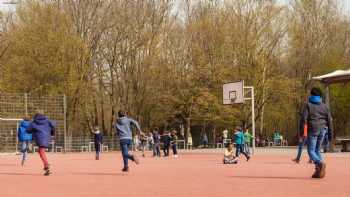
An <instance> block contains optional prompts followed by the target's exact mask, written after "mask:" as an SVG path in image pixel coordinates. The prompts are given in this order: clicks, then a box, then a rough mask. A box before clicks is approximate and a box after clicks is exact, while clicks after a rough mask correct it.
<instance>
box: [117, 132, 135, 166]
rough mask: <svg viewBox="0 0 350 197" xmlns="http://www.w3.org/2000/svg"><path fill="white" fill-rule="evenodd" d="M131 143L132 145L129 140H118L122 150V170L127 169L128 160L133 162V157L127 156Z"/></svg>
mask: <svg viewBox="0 0 350 197" xmlns="http://www.w3.org/2000/svg"><path fill="white" fill-rule="evenodd" d="M131 143H132V140H131V139H121V140H120V147H121V149H122V156H123V161H124V168H127V167H129V166H128V161H129V159H130V160H131V161H134V156H133V155H130V154H129V147H130V146H131Z"/></svg>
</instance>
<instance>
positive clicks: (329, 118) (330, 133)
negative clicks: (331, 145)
mask: <svg viewBox="0 0 350 197" xmlns="http://www.w3.org/2000/svg"><path fill="white" fill-rule="evenodd" d="M327 111H328V113H327V126H328V140H330V141H331V140H332V139H333V119H332V114H331V112H330V110H329V109H328V108H327Z"/></svg>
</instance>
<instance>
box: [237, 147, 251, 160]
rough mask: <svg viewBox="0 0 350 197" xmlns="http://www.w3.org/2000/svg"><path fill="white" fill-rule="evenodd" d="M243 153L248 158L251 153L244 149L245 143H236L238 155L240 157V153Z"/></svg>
mask: <svg viewBox="0 0 350 197" xmlns="http://www.w3.org/2000/svg"><path fill="white" fill-rule="evenodd" d="M241 153H242V154H243V155H244V156H245V157H246V158H248V157H249V155H248V154H247V153H246V152H245V151H244V144H236V157H239V155H240V154H241Z"/></svg>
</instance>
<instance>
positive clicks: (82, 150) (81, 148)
mask: <svg viewBox="0 0 350 197" xmlns="http://www.w3.org/2000/svg"><path fill="white" fill-rule="evenodd" d="M85 151H86V152H89V147H88V146H80V152H85Z"/></svg>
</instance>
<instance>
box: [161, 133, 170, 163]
mask: <svg viewBox="0 0 350 197" xmlns="http://www.w3.org/2000/svg"><path fill="white" fill-rule="evenodd" d="M162 141H163V152H164V157H168V156H169V148H170V142H171V138H170V135H169V132H168V131H165V132H164V135H163V136H162Z"/></svg>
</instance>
